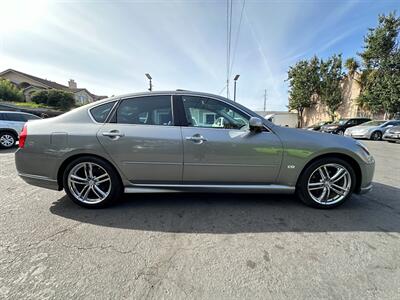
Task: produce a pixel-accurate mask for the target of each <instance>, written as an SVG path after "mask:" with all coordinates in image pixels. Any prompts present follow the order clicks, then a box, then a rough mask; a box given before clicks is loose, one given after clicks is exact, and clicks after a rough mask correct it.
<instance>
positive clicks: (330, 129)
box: [321, 118, 371, 135]
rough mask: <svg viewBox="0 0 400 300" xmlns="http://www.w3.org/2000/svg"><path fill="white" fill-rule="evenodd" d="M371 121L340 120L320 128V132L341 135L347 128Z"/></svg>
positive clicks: (363, 119) (357, 119)
mask: <svg viewBox="0 0 400 300" xmlns="http://www.w3.org/2000/svg"><path fill="white" fill-rule="evenodd" d="M368 121H371V119H369V118H349V119H340V120H339V121H336V122H333V123H332V124H328V125H324V126H321V132H326V133H334V134H339V135H343V134H344V132H345V131H346V129H347V128H350V127H353V126H357V125H360V124H362V123H365V122H368Z"/></svg>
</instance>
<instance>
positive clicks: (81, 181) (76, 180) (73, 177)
mask: <svg viewBox="0 0 400 300" xmlns="http://www.w3.org/2000/svg"><path fill="white" fill-rule="evenodd" d="M71 182H73V183H79V184H86V183H87V179H86V178H82V177H79V176H77V175H71Z"/></svg>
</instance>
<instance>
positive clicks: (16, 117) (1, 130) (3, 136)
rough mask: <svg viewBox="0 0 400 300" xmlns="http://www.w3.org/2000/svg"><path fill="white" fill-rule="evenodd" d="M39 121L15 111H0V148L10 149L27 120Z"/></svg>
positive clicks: (33, 116) (32, 116)
mask: <svg viewBox="0 0 400 300" xmlns="http://www.w3.org/2000/svg"><path fill="white" fill-rule="evenodd" d="M37 119H40V118H39V117H38V116H35V115H33V114H29V113H24V112H17V111H0V148H11V147H13V146H14V145H15V143H16V142H17V141H18V137H19V133H20V132H21V131H22V128H23V127H24V124H25V123H26V122H28V121H29V120H37Z"/></svg>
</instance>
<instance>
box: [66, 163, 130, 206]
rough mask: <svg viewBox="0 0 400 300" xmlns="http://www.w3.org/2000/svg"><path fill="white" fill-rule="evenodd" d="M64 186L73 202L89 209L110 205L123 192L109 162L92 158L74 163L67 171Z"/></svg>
mask: <svg viewBox="0 0 400 300" xmlns="http://www.w3.org/2000/svg"><path fill="white" fill-rule="evenodd" d="M63 184H64V190H65V192H66V193H67V195H68V196H69V197H70V198H71V199H72V201H74V202H75V203H77V204H79V205H81V206H84V207H89V208H100V207H106V206H108V205H110V204H111V203H112V202H114V201H115V200H116V199H117V198H118V197H119V196H120V194H121V191H122V184H121V181H120V178H119V176H118V174H117V172H116V171H115V169H114V168H113V167H112V166H111V165H110V164H109V163H108V162H106V161H104V160H102V159H99V158H97V157H91V156H85V157H80V158H78V159H76V160H74V161H72V162H71V163H70V164H69V165H68V166H67V167H66V169H65V172H64V176H63Z"/></svg>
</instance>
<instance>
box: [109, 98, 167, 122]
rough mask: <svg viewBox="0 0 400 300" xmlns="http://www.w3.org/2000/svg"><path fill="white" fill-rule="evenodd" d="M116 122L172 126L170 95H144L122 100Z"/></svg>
mask: <svg viewBox="0 0 400 300" xmlns="http://www.w3.org/2000/svg"><path fill="white" fill-rule="evenodd" d="M116 121H117V123H122V124H141V125H161V126H172V125H173V120H172V106H171V96H169V95H165V96H164V95H162V96H146V97H137V98H132V99H126V100H122V101H121V104H120V105H119V107H118V111H117V120H116Z"/></svg>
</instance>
